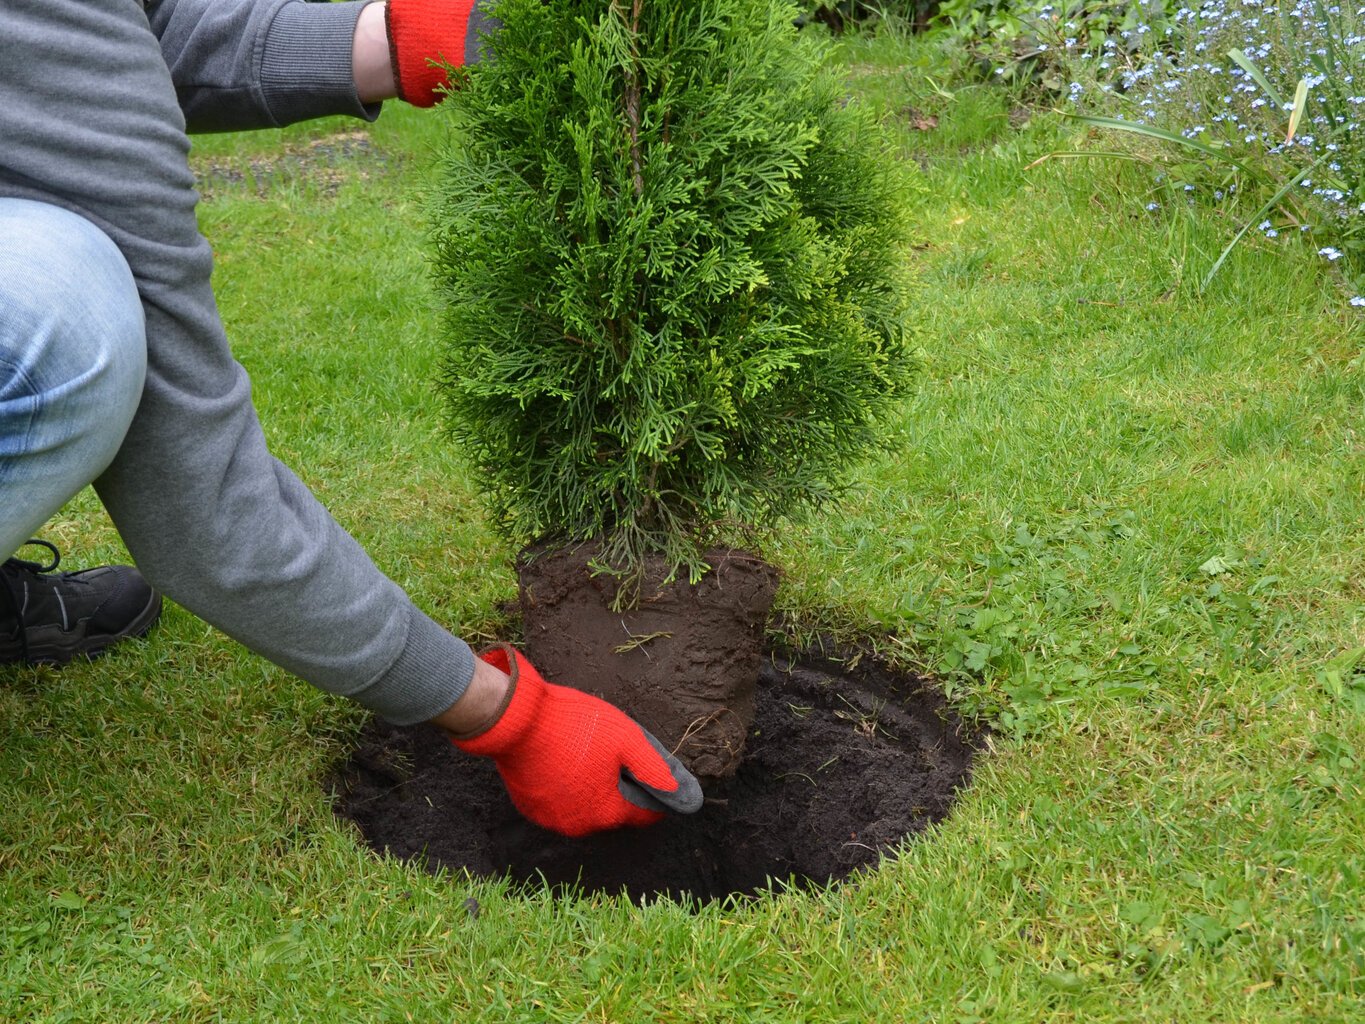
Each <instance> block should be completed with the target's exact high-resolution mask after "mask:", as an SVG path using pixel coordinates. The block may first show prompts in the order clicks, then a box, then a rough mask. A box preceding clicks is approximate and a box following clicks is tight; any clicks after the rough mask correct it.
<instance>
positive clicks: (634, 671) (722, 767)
mask: <svg viewBox="0 0 1365 1024" xmlns="http://www.w3.org/2000/svg"><path fill="white" fill-rule="evenodd" d="M597 554H598V549H597V548H596V547H595V546H594V545H591V544H583V545H579V546H577V547H575V548H572V549H569V548H554V549H547V548H543V547H542V548H531V549H528V550H527V551H525V552H523V554H522V556H521V558H519V559H518V562H517V577H518V582H519V583H520V593H521V618H522V622H523V627H524V630H525V635H526V641H525V653H526V656H527V657H528V658H529V659H530V660H531V664H533V665H535V666H536V668H537V669H539V670H540V673H541V675H543V676H544V677H545V678H546V679H548V680H550V681H551V682H555V683H562V684H564V685H565V686H574V687H577V688H578V689H580V690H586V691H587V692H588V693H591V694H593V695H594V696H597V697H601V698H602V699H603V700H606V701H608V702H610V703H612V704H615V705H616V706H617V707H620V708H629V709H630V714H631V717H633V718H634V719H635V720H636V721H637V722H639V723H640V724H641V725H642V726H644V728H646V729H647V730H649V731H650V732H651V733H653V734H654V735H655V736H656V737H658V739H659V742H661V743H662V744H663V745H664V746H665V747H666V748H667V749H669V750H671V751H673V753H674V754H676V755H677V757H678V759H679V760H681V761H682V763H683V764H685V765H687V767H688V768H689V769H690V770H691V772H692V774H693V775H695V776H697V778H698V779H699V780H700V781H701V784H702V786H703V787H708V786H709V785H711V784H713V783H715V782H717V781H718V780H720V779H723V778H728V777H729V776H731V775H733V774H734V773H735V770H736V769H737V768H738V767H739V764H740V759H741V758H742V757H743V755H744V741H745V737H746V736H748V734H749V730H750V726H751V725H752V724H753V720H754V686H755V683H756V681H757V679H758V671H759V665H760V664H761V663H762V661H763V641H764V635H765V632H766V628H765V627H766V625H767V622H768V613H769V611H770V610H771V609H772V604H773V595H774V594H775V593H776V591H777V584H778V572H777V570H776V569H775V568H773V567H772V566H771V565H769V564H767V563H766V562H764V561H762V560H761V559H759V558H758V557H757V556H755V555H752V554H749V553H747V552H743V551H729V550H719V549H717V550H713V551H708V552H706V555H705V557H706V562H707V564H708V565H710V566H711V569H710V571H709V572H707V573H706V574H705V575H704V576H703V577H702V578H701V579H700V580H699V581H698V582H697V583H696V584H695V585H693V584H691V583H689V582H688V581H687V580H686V579H681V580H674V581H673V582H671V583H664V582H663V578H664V572H665V568H664V565H663V562H662V560H660V559H655V560H654V561H653V562H652V563H650V562H647V563H646V566H645V572H644V577H643V582H641V583H640V584H639V591H638V594H639V598H638V601H637V602H635V607H633V608H631V609H630V610H627V611H620V612H616V611H612V609H611V606H612V604H613V602H614V600H615V598H616V595H617V588H618V586H619V581H618V580H617V579H616V578H615V577H613V576H610V575H606V574H602V573H597V574H594V573H593V570H592V568H591V563H592V561H593V560H594V558H595V557H596V556H597Z"/></svg>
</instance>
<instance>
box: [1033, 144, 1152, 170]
mask: <svg viewBox="0 0 1365 1024" xmlns="http://www.w3.org/2000/svg"><path fill="white" fill-rule="evenodd" d="M1094 157H1108V158H1109V159H1111V160H1132V161H1133V162H1134V163H1139V164H1150V163H1152V158H1151V157H1146V156H1143V155H1142V154H1140V153H1124V152H1123V151H1122V150H1117V149H1059V150H1057V151H1056V152H1053V153H1044V154H1043V155H1042V156H1040V157H1039V158H1038V159H1037V160H1035V161H1033V163H1031V164H1028V165H1027V166H1025V168H1024V170H1026V171H1031V170H1033V168H1035V167H1037V166H1039V165H1041V164H1045V163H1047V162H1048V161H1049V160H1063V159H1070V160H1074V159H1086V160H1088V159H1091V158H1094Z"/></svg>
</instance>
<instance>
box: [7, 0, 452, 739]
mask: <svg viewBox="0 0 1365 1024" xmlns="http://www.w3.org/2000/svg"><path fill="white" fill-rule="evenodd" d="M363 6H364V3H340V4H306V3H302V2H299V0H160V2H157V0H151V2H148V3H146V4H144V3H142V2H141V0H6V2H5V4H4V12H3V22H4V28H3V30H2V31H0V97H3V100H0V196H8V197H18V198H26V199H36V200H39V201H42V202H47V203H52V204H54V205H57V206H61V207H64V208H66V209H68V210H72V211H74V212H76V213H78V214H80V215H82V216H84V217H85V218H86V219H88V220H90V221H91V222H93V223H94V224H95V225H97V226H98V227H99V228H101V229H102V230H103V231H104V232H105V233H106V234H107V235H108V236H109V237H110V238H111V239H113V241H114V243H115V244H116V245H117V246H118V247H119V250H120V251H121V252H122V253H123V256H124V257H125V258H126V259H127V261H128V265H129V267H130V268H131V269H132V272H133V277H134V279H135V280H136V282H137V286H138V291H139V294H140V295H141V299H142V305H143V310H144V312H145V315H146V322H147V383H146V390H145V391H144V393H143V397H142V404H141V406H140V407H139V409H138V412H137V415H136V417H135V418H134V421H133V424H132V427H131V428H130V430H129V432H128V435H127V438H126V439H125V441H124V442H123V446H122V449H121V450H120V452H119V454H118V456H117V457H116V459H115V460H114V463H113V464H112V465H111V466H110V467H109V469H108V470H107V471H106V472H105V473H104V475H103V476H101V477H100V479H98V480H96V481H94V483H95V488H96V490H97V492H98V493H99V496H100V499H101V500H102V501H103V502H104V505H105V507H106V508H107V509H108V511H109V514H110V516H111V518H112V519H113V521H114V524H115V526H117V528H118V530H119V533H120V534H121V535H122V537H123V540H124V542H125V543H126V544H127V546H128V550H129V551H130V552H131V553H132V555H133V558H134V559H135V560H136V562H137V564H138V567H139V568H140V569H141V570H142V572H143V573H144V575H146V577H147V578H148V580H150V582H151V583H152V584H153V586H155V587H157V588H158V589H160V590H161V591H162V592H163V593H165V594H166V595H167V596H169V597H171V598H172V599H173V600H175V601H176V602H178V603H179V604H181V605H183V606H184V607H186V608H188V609H190V610H191V611H193V612H194V613H196V614H197V615H200V616H202V617H203V618H204V619H206V620H207V621H209V622H211V623H213V624H214V625H215V626H217V627H218V628H220V629H222V630H223V631H224V632H226V633H228V634H229V635H231V636H233V637H235V638H236V639H237V640H239V641H240V642H242V643H243V644H245V645H246V646H247V647H249V648H251V649H252V650H254V651H257V652H259V653H261V654H263V655H264V656H265V657H267V658H269V659H270V660H271V661H273V662H275V663H276V664H279V665H281V666H283V667H284V668H286V669H288V670H289V671H291V672H293V673H295V674H296V675H298V676H300V677H302V678H303V679H306V680H307V681H308V682H310V683H312V684H314V685H316V686H319V687H321V688H323V689H325V690H329V691H331V692H333V693H338V694H343V695H345V696H347V697H350V698H352V699H354V700H356V701H359V702H360V703H361V704H364V705H365V706H367V707H370V708H374V709H375V710H377V711H378V712H380V713H381V714H382V715H384V716H385V717H386V718H388V719H390V720H392V721H394V722H396V723H398V724H402V725H407V724H412V723H414V722H418V721H422V720H424V719H427V718H431V717H433V716H435V715H437V714H439V713H440V712H442V711H444V710H445V709H446V708H448V707H449V706H450V705H451V704H453V703H454V702H455V701H456V700H457V699H458V698H459V697H460V695H461V694H462V693H463V692H464V689H465V687H466V686H467V685H468V682H469V679H470V677H471V675H472V673H473V655H472V654H471V652H470V650H469V647H468V646H467V645H466V644H465V643H464V642H463V641H461V640H459V639H457V638H455V637H454V636H452V635H450V634H449V633H448V632H446V631H445V630H444V629H442V628H441V627H440V626H438V625H437V624H436V623H434V622H432V621H431V620H430V619H429V618H427V616H425V615H424V614H422V612H420V611H419V610H418V609H417V608H416V607H415V606H414V605H413V603H412V601H411V600H410V599H409V598H408V597H407V595H406V594H404V592H403V591H402V590H401V589H400V588H399V587H398V586H397V585H396V584H395V583H393V582H392V581H391V580H389V579H388V578H387V577H385V576H384V575H383V574H382V573H381V572H380V571H379V570H378V569H377V568H376V567H375V565H374V563H373V562H371V560H370V559H369V557H368V556H367V555H366V554H365V552H364V551H363V550H362V549H361V548H360V546H359V545H358V544H357V543H356V542H355V540H353V539H352V538H351V537H350V536H349V535H348V534H347V533H346V532H345V531H344V530H343V529H342V528H341V527H340V526H339V525H338V524H337V523H336V522H335V521H334V520H333V519H332V518H331V516H329V515H328V514H327V512H326V510H324V509H323V507H322V506H321V505H320V504H319V503H318V501H317V500H316V499H315V498H314V497H313V496H312V494H311V493H309V491H308V489H307V488H306V487H305V486H304V485H303V484H302V483H301V482H300V481H299V480H298V479H297V478H296V477H295V476H294V474H293V473H291V472H290V471H289V470H288V469H287V468H286V467H285V466H284V465H282V464H281V463H279V462H278V461H276V460H275V459H274V458H272V457H271V455H270V453H269V452H268V451H267V450H266V445H265V440H264V437H263V436H262V433H261V428H260V425H259V424H258V423H257V420H256V413H255V410H254V409H253V407H252V404H251V390H250V382H249V381H248V379H247V375H246V372H245V371H244V370H243V369H242V367H241V366H240V365H238V364H237V362H236V361H235V360H234V359H233V358H232V353H231V352H230V351H229V348H228V341H227V337H226V336H225V334H224V331H223V325H222V323H221V322H220V320H219V317H218V312H217V308H216V306H215V304H214V299H213V291H212V289H211V287H210V282H209V275H210V272H211V271H212V255H211V253H210V250H209V245H208V242H207V241H205V239H204V238H203V236H202V235H200V233H199V230H198V227H197V224H196V220H195V204H196V202H197V201H198V196H197V195H196V193H195V191H194V177H193V175H192V174H191V173H190V170H189V165H188V162H187V156H188V153H189V142H188V140H187V138H186V135H185V132H186V125H187V124H188V126H189V128H190V130H215V129H217V130H224V129H239V128H252V127H267V126H280V125H284V124H288V123H290V122H293V121H299V120H303V119H306V118H311V117H318V116H321V115H324V114H338V113H344V114H353V115H355V116H357V117H363V118H370V119H372V118H374V117H375V116H377V114H378V108H377V106H369V107H367V106H365V105H363V104H361V103H360V101H359V99H358V98H357V96H356V93H355V85H354V82H353V80H352V75H351V45H352V37H353V34H354V29H355V22H356V19H357V18H358V17H359V14H360V9H361V8H362V7H363ZM3 244H4V239H2V238H0V245H3Z"/></svg>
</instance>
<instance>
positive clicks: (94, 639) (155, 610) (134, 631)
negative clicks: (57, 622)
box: [26, 593, 161, 665]
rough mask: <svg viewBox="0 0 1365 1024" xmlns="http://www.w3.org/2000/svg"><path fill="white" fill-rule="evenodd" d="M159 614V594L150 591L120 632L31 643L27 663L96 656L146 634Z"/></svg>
mask: <svg viewBox="0 0 1365 1024" xmlns="http://www.w3.org/2000/svg"><path fill="white" fill-rule="evenodd" d="M159 618H161V595H160V594H156V593H154V594H152V597H151V600H150V601H148V602H147V606H146V607H145V608H143V609H142V611H140V612H138V614H137V615H136V616H135V617H134V618H133V620H132V622H130V623H129V624H128V626H127V627H126V628H124V629H123V631H122V632H119V633H90V634H87V635H86V636H84V637H82V638H81V639H80V640H78V641H76V642H75V643H70V644H60V645H59V644H47V645H43V644H38V645H36V646H35V645H30V647H29V649H28V658H27V659H26V660H27V661H28V663H29V664H30V665H66V664H68V663H69V662H72V661H74V660H75V659H77V658H80V657H85V658H97V657H99V656H100V655H101V654H103V653H104V652H105V651H107V650H108V649H109V648H110V647H113V646H114V645H115V644H116V643H118V642H119V641H120V640H128V639H130V638H137V637H143V636H146V635H147V634H148V633H150V632H151V629H152V627H153V626H155V625H156V622H157V619H159Z"/></svg>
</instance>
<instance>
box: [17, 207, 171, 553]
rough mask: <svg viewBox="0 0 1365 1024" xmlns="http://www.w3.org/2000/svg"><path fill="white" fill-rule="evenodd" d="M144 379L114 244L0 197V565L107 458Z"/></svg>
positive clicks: (129, 289)
mask: <svg viewBox="0 0 1365 1024" xmlns="http://www.w3.org/2000/svg"><path fill="white" fill-rule="evenodd" d="M146 372H147V340H146V331H145V329H144V324H143V314H142V304H141V302H140V301H139V299H138V293H137V288H136V286H135V285H134V284H133V275H132V272H131V271H130V270H129V269H128V264H127V263H126V262H125V261H124V259H123V256H122V254H121V253H120V252H119V250H118V248H117V247H116V246H115V245H114V243H113V242H112V241H110V240H109V238H108V237H107V236H106V235H105V234H104V233H103V232H101V231H100V230H99V229H98V228H96V227H95V226H94V225H93V224H91V223H90V222H89V221H87V220H85V219H84V218H82V217H79V216H77V215H76V214H74V213H71V212H69V211H67V210H63V209H61V208H59V207H56V206H50V205H48V204H46V203H39V202H33V201H31V200H27V199H5V198H0V559H4V558H8V557H9V556H10V555H11V554H13V553H14V552H15V551H16V550H17V549H18V547H19V546H20V545H21V544H22V543H23V542H24V541H25V540H26V539H28V538H29V537H30V536H32V535H33V533H34V532H35V531H36V530H37V529H38V528H39V527H41V526H42V524H43V523H45V522H46V521H47V520H48V519H49V518H50V517H51V516H52V515H53V513H55V512H56V511H57V510H58V509H59V508H61V507H62V505H63V504H64V503H65V502H66V501H67V500H68V499H69V498H71V497H72V496H73V495H74V494H76V492H78V491H79V490H80V489H81V488H82V487H84V486H85V485H86V484H88V483H90V482H91V481H92V480H94V479H95V478H96V477H97V476H99V474H100V473H101V472H103V470H104V469H105V467H106V466H108V465H109V463H110V462H111V461H112V460H113V458H114V455H115V454H116V453H117V452H118V449H119V445H120V444H121V443H122V441H123V436H124V434H125V433H126V432H127V430H128V425H129V423H130V422H132V419H133V413H134V412H135V411H136V410H137V406H138V401H139V399H140V398H141V396H142V384H143V380H144V378H145V376H146Z"/></svg>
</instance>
